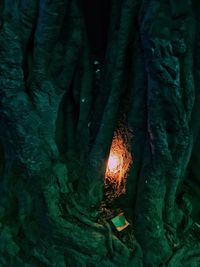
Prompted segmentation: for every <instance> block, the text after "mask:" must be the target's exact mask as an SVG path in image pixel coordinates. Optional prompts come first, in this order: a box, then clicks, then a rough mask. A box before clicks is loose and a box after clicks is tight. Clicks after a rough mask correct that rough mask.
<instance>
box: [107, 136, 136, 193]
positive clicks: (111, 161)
mask: <svg viewBox="0 0 200 267" xmlns="http://www.w3.org/2000/svg"><path fill="white" fill-rule="evenodd" d="M131 163H132V156H131V153H130V152H129V151H128V148H127V145H126V143H125V141H124V140H123V138H122V136H121V135H120V134H119V133H116V134H115V136H114V138H113V141H112V145H111V149H110V154H109V158H108V162H107V168H106V174H105V185H106V186H109V187H110V186H111V187H112V189H113V190H112V195H113V197H117V196H119V195H121V194H122V193H124V192H125V190H126V176H127V172H128V169H129V167H130V164H131Z"/></svg>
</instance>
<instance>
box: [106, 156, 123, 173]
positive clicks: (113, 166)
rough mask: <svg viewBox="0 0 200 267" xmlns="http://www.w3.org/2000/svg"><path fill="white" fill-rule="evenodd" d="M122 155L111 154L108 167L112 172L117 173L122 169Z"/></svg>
mask: <svg viewBox="0 0 200 267" xmlns="http://www.w3.org/2000/svg"><path fill="white" fill-rule="evenodd" d="M120 163H121V162H120V157H119V156H118V155H117V154H111V155H110V156H109V159H108V169H109V171H110V172H113V173H116V172H117V171H119V169H120Z"/></svg>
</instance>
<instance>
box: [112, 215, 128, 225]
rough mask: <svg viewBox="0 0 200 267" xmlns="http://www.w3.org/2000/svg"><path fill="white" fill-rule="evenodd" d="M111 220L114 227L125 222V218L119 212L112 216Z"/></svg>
mask: <svg viewBox="0 0 200 267" xmlns="http://www.w3.org/2000/svg"><path fill="white" fill-rule="evenodd" d="M111 221H112V223H113V224H114V225H115V227H122V226H124V225H125V223H126V219H125V217H124V215H123V214H119V215H118V216H116V217H114V218H113V219H112V220H111Z"/></svg>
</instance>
